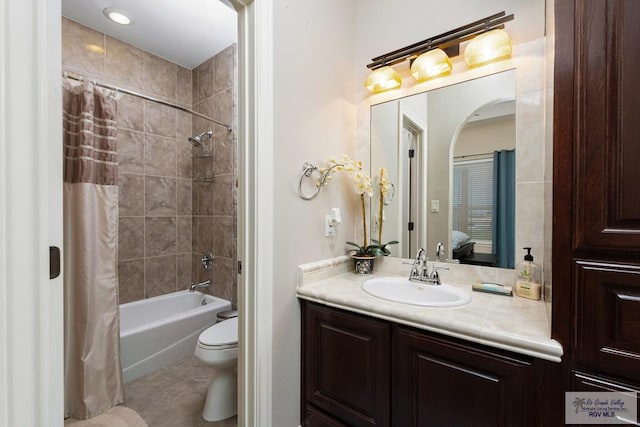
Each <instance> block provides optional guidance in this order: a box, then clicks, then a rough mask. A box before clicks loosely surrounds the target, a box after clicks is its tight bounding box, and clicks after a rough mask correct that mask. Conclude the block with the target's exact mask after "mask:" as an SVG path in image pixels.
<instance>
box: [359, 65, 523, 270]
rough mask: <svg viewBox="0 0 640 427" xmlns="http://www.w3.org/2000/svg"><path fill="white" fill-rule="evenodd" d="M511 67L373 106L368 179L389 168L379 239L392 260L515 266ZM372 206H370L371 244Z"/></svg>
mask: <svg viewBox="0 0 640 427" xmlns="http://www.w3.org/2000/svg"><path fill="white" fill-rule="evenodd" d="M515 98H516V75H515V70H508V71H504V72H501V73H497V74H492V75H488V76H484V77H480V78H477V79H473V80H468V81H465V82H462V83H457V84H454V85H451V86H446V87H442V88H438V89H435V90H432V91H429V92H423V93H418V94H415V95H411V96H407V97H404V98H400V99H395V100H392V101H388V102H384V103H380V104H376V105H373V106H371V112H370V113H371V123H370V125H371V135H370V138H371V139H370V144H371V147H370V148H371V151H370V152H371V160H370V161H371V163H370V164H371V174H372V176H379V175H380V168H381V167H384V168H386V170H387V173H388V176H389V178H390V180H391V181H392V182H393V184H394V189H393V190H394V191H393V193H394V194H393V197H389V198H388V199H387V200H385V201H384V206H383V208H384V209H383V211H382V212H383V219H384V220H383V232H382V240H383V242H386V241H389V240H398V241H399V242H400V244H398V245H393V246H391V248H390V249H391V250H392V256H398V257H403V258H412V257H413V256H415V253H416V252H417V249H418V248H421V247H422V248H425V249H427V251H428V254H429V256H430V257H431V259H436V257H437V254H436V246H437V244H438V243H442V244H443V246H444V251H443V252H442V253H441V254H440V259H441V260H445V259H447V260H454V261H455V262H461V263H466V264H475V265H483V266H492V267H501V268H513V266H514V248H515V180H516V178H515V168H516V160H515V158H516V157H515V146H516V125H515V123H516V113H515ZM379 208H380V202H379V200H377V199H376V198H375V197H374V198H372V204H371V216H372V218H371V224H372V225H373V227H372V229H373V231H372V233H373V238H375V239H379V236H378V235H377V234H378V226H377V225H379V217H380V213H379V212H380V209H379Z"/></svg>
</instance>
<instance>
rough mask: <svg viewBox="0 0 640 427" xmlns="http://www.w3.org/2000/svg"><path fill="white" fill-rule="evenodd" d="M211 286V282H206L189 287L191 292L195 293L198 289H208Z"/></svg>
mask: <svg viewBox="0 0 640 427" xmlns="http://www.w3.org/2000/svg"><path fill="white" fill-rule="evenodd" d="M209 286H211V280H205V281H204V282H200V283H192V284H191V286H189V292H194V291H195V290H196V289H200V288H208V287H209Z"/></svg>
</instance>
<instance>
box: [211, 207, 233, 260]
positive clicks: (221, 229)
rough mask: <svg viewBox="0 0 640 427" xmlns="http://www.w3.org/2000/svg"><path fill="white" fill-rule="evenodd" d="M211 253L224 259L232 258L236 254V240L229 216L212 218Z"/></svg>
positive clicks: (231, 219)
mask: <svg viewBox="0 0 640 427" xmlns="http://www.w3.org/2000/svg"><path fill="white" fill-rule="evenodd" d="M213 235H214V236H215V239H214V241H213V253H214V254H215V255H216V256H220V257H224V258H233V257H234V256H235V254H236V240H235V237H234V230H233V218H232V217H231V216H216V217H213Z"/></svg>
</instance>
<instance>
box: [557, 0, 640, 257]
mask: <svg viewBox="0 0 640 427" xmlns="http://www.w3.org/2000/svg"><path fill="white" fill-rule="evenodd" d="M574 4H575V9H576V10H575V19H576V28H575V31H576V34H577V37H576V39H575V40H576V47H575V50H574V52H573V53H574V55H575V58H574V60H575V71H574V72H575V78H574V85H575V92H574V93H575V97H576V104H575V105H576V111H575V113H576V115H575V128H574V135H575V141H576V147H575V151H574V159H573V161H574V165H575V175H574V180H575V181H574V183H575V193H574V195H575V199H574V200H575V206H576V209H575V212H574V221H573V224H574V249H575V250H578V251H589V252H591V253H593V252H601V253H603V254H605V255H610V254H611V251H613V252H614V253H615V252H618V253H621V254H625V253H627V254H632V253H637V252H638V250H639V248H640V196H639V195H638V187H639V186H640V167H638V164H639V162H640V143H639V141H638V136H639V135H640V102H639V100H640V79H638V70H640V44H639V43H638V41H639V40H640V25H638V23H639V22H640V2H639V1H637V0H581V1H577V2H575V3H574ZM557 54H559V55H562V54H564V52H557ZM566 102H570V100H566Z"/></svg>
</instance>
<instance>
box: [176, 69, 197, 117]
mask: <svg viewBox="0 0 640 427" xmlns="http://www.w3.org/2000/svg"><path fill="white" fill-rule="evenodd" d="M176 70H177V80H176V85H177V86H176V102H177V103H178V104H179V105H182V106H183V107H187V108H191V106H192V105H193V98H192V96H193V90H192V88H191V86H192V85H193V83H192V81H191V75H192V72H191V70H190V69H188V68H184V67H180V66H176Z"/></svg>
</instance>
